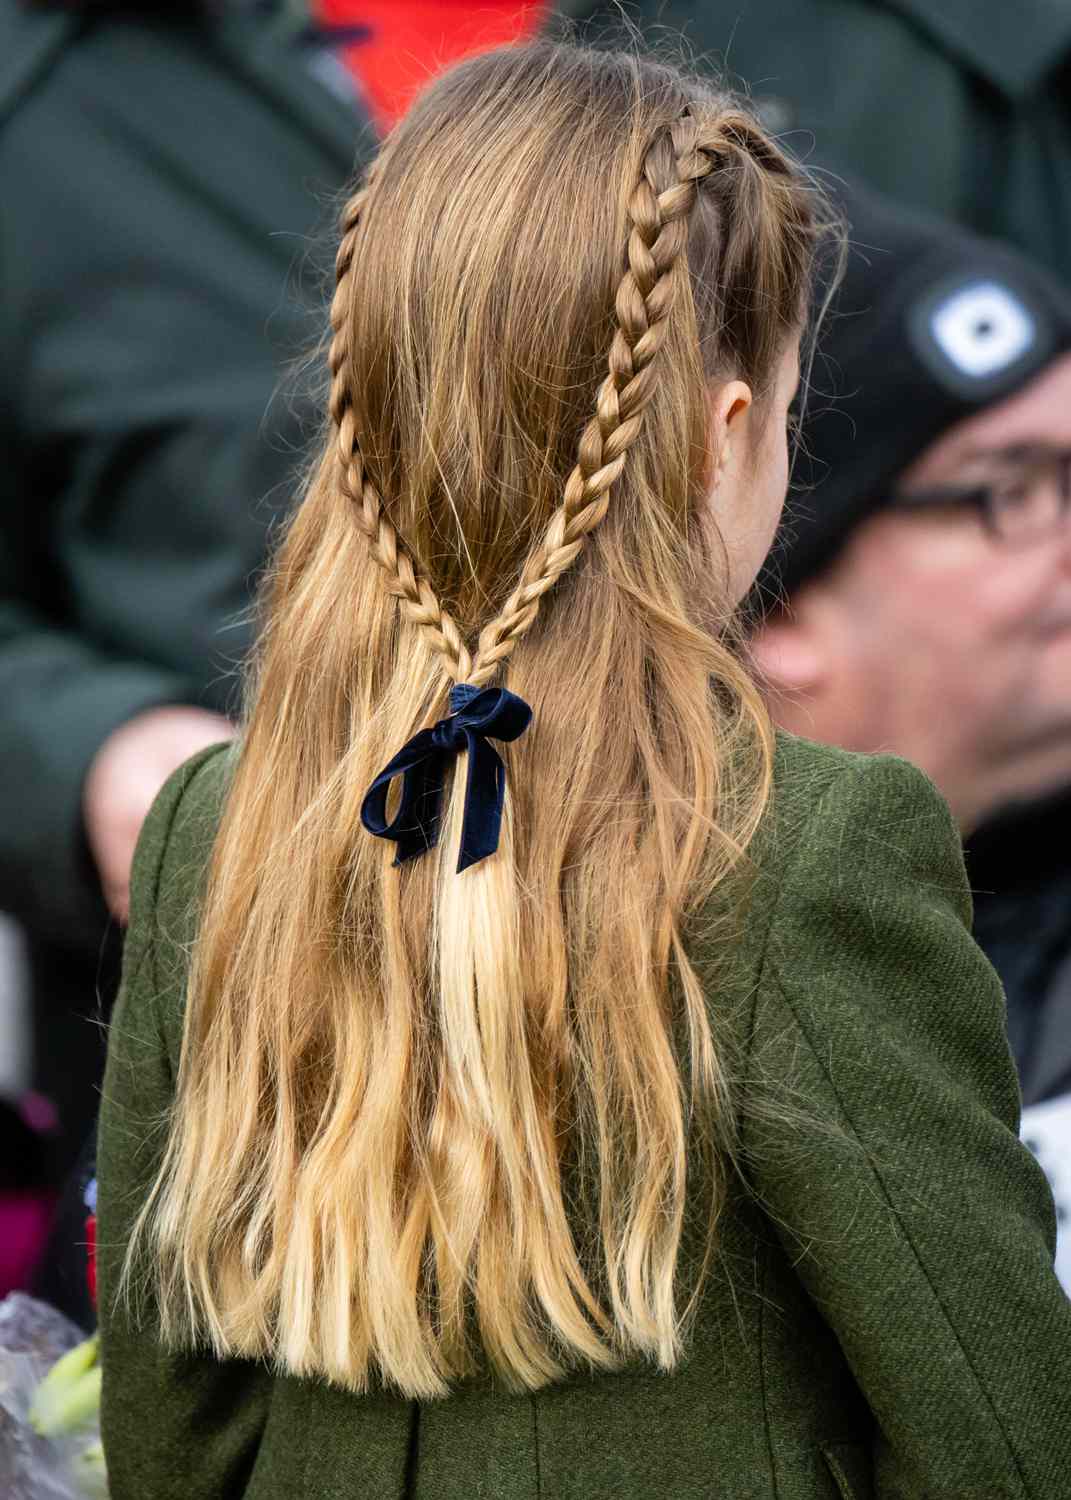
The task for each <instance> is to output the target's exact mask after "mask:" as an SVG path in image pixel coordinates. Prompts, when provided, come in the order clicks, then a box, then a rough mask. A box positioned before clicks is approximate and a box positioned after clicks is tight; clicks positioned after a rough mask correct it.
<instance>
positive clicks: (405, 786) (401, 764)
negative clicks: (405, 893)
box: [361, 730, 443, 865]
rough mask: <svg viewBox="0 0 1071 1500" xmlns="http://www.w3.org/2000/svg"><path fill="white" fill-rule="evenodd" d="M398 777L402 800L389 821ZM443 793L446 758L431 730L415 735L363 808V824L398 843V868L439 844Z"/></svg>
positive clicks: (375, 785) (375, 784)
mask: <svg viewBox="0 0 1071 1500" xmlns="http://www.w3.org/2000/svg"><path fill="white" fill-rule="evenodd" d="M398 776H400V777H401V778H402V787H401V797H400V799H399V802H398V810H397V812H396V813H395V814H394V817H393V818H392V819H391V820H390V822H388V821H387V798H388V796H389V795H390V787H391V783H392V782H393V781H394V779H395V777H398ZM442 790H443V756H442V752H441V751H440V750H439V749H438V748H437V747H436V746H435V744H434V742H433V740H432V738H431V731H430V730H426V731H423V732H422V733H421V734H419V735H415V736H414V737H413V739H412V740H410V742H409V744H408V745H405V746H404V747H403V748H402V749H401V750H400V751H399V752H398V754H397V755H396V756H395V757H394V759H393V760H392V761H391V762H390V763H389V764H388V765H386V766H384V768H383V770H382V771H380V773H379V775H378V776H377V777H376V779H375V781H373V783H372V785H371V786H370V787H369V789H368V791H367V793H366V794H365V798H364V802H363V803H362V805H361V822H362V823H363V824H364V826H365V828H366V829H367V830H368V832H369V833H371V834H374V835H375V836H376V837H377V838H384V839H392V840H393V841H394V843H395V844H396V845H397V849H396V852H395V857H394V863H395V864H396V865H400V864H404V863H405V861H406V860H408V859H414V858H415V857H416V856H417V855H418V854H424V853H425V852H426V851H427V850H428V849H431V848H434V846H435V844H436V843H437V842H438V838H439V819H440V812H441V806H440V805H441V801H442Z"/></svg>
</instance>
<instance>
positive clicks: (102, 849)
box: [82, 705, 235, 922]
mask: <svg viewBox="0 0 1071 1500" xmlns="http://www.w3.org/2000/svg"><path fill="white" fill-rule="evenodd" d="M234 732H235V730H234V725H233V724H232V723H231V722H230V720H229V719H225V718H223V716H222V715H221V714H213V713H209V712H208V711H207V710H206V709H203V708H183V707H179V706H178V705H175V706H169V707H166V708H150V709H147V710H146V712H145V713H141V714H138V715H137V716H136V717H135V718H133V719H130V720H129V721H128V722H127V723H126V724H123V725H121V726H120V727H119V728H118V729H116V730H115V731H114V732H113V733H112V734H110V735H109V736H108V738H107V739H106V740H105V741H104V744H103V745H102V746H101V747H100V749H99V750H98V751H97V753H96V755H95V756H94V758H93V761H92V764H91V765H90V767H89V772H88V774H87V776H86V781H85V787H84V789H83V792H82V813H83V816H84V818H85V826H86V834H87V835H88V838H89V847H90V850H91V852H92V854H93V859H94V861H95V862H96V866H97V871H98V873H99V875H100V883H101V886H102V888H103V891H104V899H105V900H106V901H107V903H108V907H109V910H110V911H111V913H112V915H113V916H115V917H118V919H119V921H120V922H126V920H127V918H128V916H129V913H130V867H131V865H132V864H133V862H134V849H135V846H136V844H137V841H138V834H139V833H140V832H141V825H142V823H143V822H144V821H145V814H146V813H147V812H148V811H149V808H150V807H151V806H152V804H153V800H154V799H155V797H156V794H157V792H158V791H159V790H160V788H161V787H162V786H163V784H164V782H165V781H166V780H167V778H168V777H169V776H170V775H171V772H172V771H174V770H175V769H176V768H177V767H178V766H180V765H181V764H182V763H183V761H185V760H189V758H190V756H191V755H195V754H196V753H197V751H198V750H203V749H205V747H206V746H208V745H217V744H218V743H219V742H220V740H229V739H231V738H233V736H234Z"/></svg>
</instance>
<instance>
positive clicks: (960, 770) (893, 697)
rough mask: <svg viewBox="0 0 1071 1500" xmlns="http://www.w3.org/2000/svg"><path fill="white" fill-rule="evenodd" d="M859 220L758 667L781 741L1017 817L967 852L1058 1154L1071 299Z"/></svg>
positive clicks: (1064, 1016)
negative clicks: (868, 762)
mask: <svg viewBox="0 0 1071 1500" xmlns="http://www.w3.org/2000/svg"><path fill="white" fill-rule="evenodd" d="M849 212H850V217H851V220H852V240H853V248H852V251H851V255H850V259H849V268H848V272H847V275H846V279H845V282H844V285H843V287H842V288H841V291H840V293H839V294H838V296H837V298H836V301H835V303H834V311H833V313H832V316H831V320H830V322H829V324H828V325H827V328H826V331H825V333H824V336H823V339H822V345H821V347H822V349H823V355H822V356H821V357H820V358H819V360H818V362H817V364H816V369H815V376H814V380H815V387H816V389H815V390H813V391H812V392H811V393H810V396H809V398H808V399H809V402H810V406H811V412H810V414H809V416H808V418H807V421H806V425H805V431H804V443H805V448H806V453H805V454H804V455H803V456H802V458H801V462H800V464H799V466H798V469H797V476H796V477H797V479H800V478H802V480H803V481H804V482H803V484H802V486H801V490H800V493H799V494H798V495H797V496H796V497H795V498H794V499H793V500H791V501H790V504H789V507H788V511H787V514H786V520H785V522H784V523H783V526H782V530H781V534H780V537H779V539H778V542H777V544H776V545H775V548H774V552H773V554H772V556H771V559H770V561H769V563H768V566H767V569H766V571H765V575H764V578H763V580H762V589H763V592H764V596H765V606H766V617H765V620H764V622H763V623H762V624H761V626H760V627H759V628H758V629H757V630H756V632H755V635H754V638H753V651H754V656H755V660H756V663H757V665H758V667H759V668H760V670H761V672H762V673H763V675H764V677H765V680H766V684H767V690H768V695H769V702H770V705H771V708H772V711H773V714H774V717H775V719H776V720H777V721H778V722H779V723H780V724H781V725H782V726H783V727H785V728H788V729H790V730H793V731H795V732H796V733H799V734H803V735H806V736H809V737H811V738H814V739H818V740H823V741H826V742H828V743H832V744H839V745H844V746H846V747H847V748H849V749H854V750H864V751H892V752H894V753H896V754H899V755H903V756H905V757H906V758H907V759H909V760H912V761H914V762H915V763H916V764H918V765H919V766H921V767H922V769H923V770H925V771H926V772H928V773H929V775H930V776H931V777H932V778H933V779H934V780H935V781H936V783H937V785H938V786H939V787H940V788H941V790H942V791H943V792H944V794H945V796H946V797H947V799H948V801H949V803H950V805H951V807H952V810H953V813H954V814H955V816H956V818H957V819H958V820H959V822H960V825H961V827H962V828H963V830H964V833H970V832H971V831H972V830H975V829H977V828H978V827H979V825H980V824H983V823H985V822H987V820H992V819H993V818H994V816H995V815H996V814H1000V813H1003V814H1004V818H1003V821H1001V822H999V823H993V822H991V821H990V822H989V826H988V827H987V828H986V829H984V830H983V831H982V832H981V833H980V834H979V835H978V837H977V838H976V840H974V841H973V843H972V846H970V847H969V849H968V869H969V871H970V873H971V876H972V883H973V884H974V886H975V889H976V892H977V902H976V933H977V935H978V937H979V939H980V941H981V942H982V944H983V946H984V947H985V948H986V949H987V951H988V952H989V955H990V957H991V958H992V959H993V961H994V963H995V964H996V966H997V968H998V970H999V971H1000V973H1001V977H1002V978H1003V980H1004V983H1005V988H1006V990H1007V993H1008V1002H1009V1028H1010V1035H1011V1040H1012V1043H1013V1046H1014V1050H1015V1053H1016V1057H1017V1061H1018V1064H1019V1068H1020V1076H1021V1079H1022V1084H1023V1091H1024V1097H1025V1099H1026V1101H1027V1102H1028V1103H1031V1104H1039V1105H1040V1104H1041V1103H1042V1101H1049V1102H1050V1104H1051V1106H1052V1107H1053V1108H1055V1109H1056V1110H1057V1113H1058V1114H1060V1112H1061V1111H1062V1114H1060V1120H1059V1128H1058V1132H1057V1135H1058V1139H1059V1140H1060V1141H1061V1142H1062V1144H1061V1146H1060V1149H1059V1150H1058V1151H1056V1152H1055V1156H1056V1157H1061V1158H1062V1159H1064V1160H1066V1159H1068V1156H1071V862H1069V861H1068V858H1067V848H1068V840H1067V835H1068V833H1071V800H1069V799H1068V798H1067V797H1066V796H1059V795H1056V794H1059V793H1061V791H1062V790H1063V789H1066V788H1067V787H1069V786H1071V523H1069V520H1068V514H1069V510H1071V298H1068V297H1067V296H1066V295H1065V294H1064V292H1063V290H1062V288H1061V287H1060V286H1059V285H1058V284H1057V283H1055V282H1054V281H1052V280H1051V279H1050V278H1049V277H1048V276H1047V275H1046V274H1045V273H1043V272H1041V271H1040V270H1038V269H1037V268H1036V267H1034V266H1033V265H1032V264H1031V263H1029V262H1027V261H1025V260H1024V259H1022V258H1021V257H1019V256H1018V255H1017V254H1015V253H1013V252H1011V251H1009V250H1007V249H1006V248H1004V247H1002V246H1000V245H998V244H996V243H994V242H991V241H984V240H980V239H976V238H974V237H972V236H969V235H967V234H965V233H963V232H962V231H959V230H954V229H952V228H951V227H950V226H947V225H945V224H943V223H940V222H937V221H930V220H927V219H922V218H916V217H914V216H909V215H900V214H899V212H896V211H893V210H892V209H891V208H889V207H888V206H885V205H879V204H878V203H875V202H874V201H872V200H869V199H863V198H862V197H859V198H857V199H853V200H852V202H851V203H850V205H849ZM829 395H831V398H832V399H827V396H829ZM800 471H802V473H801V472H800ZM779 601H780V602H779ZM1049 798H1051V800H1046V801H1044V803H1039V799H1049ZM1024 806H1026V807H1027V808H1029V812H1026V813H1024V811H1023V809H1024ZM1039 807H1041V808H1043V811H1040V812H1039V811H1035V809H1038V808H1039ZM846 873H847V874H848V875H849V876H850V872H846ZM1046 1108H1049V1105H1048V1104H1047V1105H1046ZM1045 1119H1049V1116H1048V1115H1046V1116H1045ZM1030 1128H1033V1127H1032V1126H1031V1127H1030ZM1038 1131H1039V1139H1041V1138H1042V1137H1044V1136H1045V1131H1044V1130H1043V1129H1042V1127H1041V1125H1040V1124H1039V1125H1038ZM1046 1153H1047V1154H1048V1155H1050V1156H1052V1155H1053V1150H1052V1148H1051V1147H1045V1148H1044V1149H1043V1148H1041V1147H1039V1155H1042V1157H1043V1160H1044V1157H1045V1155H1046ZM1046 1165H1049V1166H1051V1162H1046ZM1053 1185H1054V1187H1055V1188H1056V1189H1057V1195H1058V1197H1059V1196H1060V1195H1061V1192H1062V1194H1063V1196H1064V1198H1065V1199H1066V1200H1067V1201H1068V1202H1071V1181H1069V1182H1067V1183H1064V1184H1063V1185H1062V1186H1061V1184H1060V1183H1059V1182H1057V1181H1054V1184H1053Z"/></svg>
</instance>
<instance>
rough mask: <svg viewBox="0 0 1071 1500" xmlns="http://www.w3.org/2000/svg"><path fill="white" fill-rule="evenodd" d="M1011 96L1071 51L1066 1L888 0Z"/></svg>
mask: <svg viewBox="0 0 1071 1500" xmlns="http://www.w3.org/2000/svg"><path fill="white" fill-rule="evenodd" d="M877 8H882V9H884V8H887V9H889V10H894V11H900V12H901V13H902V14H904V15H906V16H909V17H910V18H911V19H912V20H913V21H914V22H915V23H916V24H917V25H918V26H919V27H920V28H921V29H922V30H924V31H925V32H927V33H928V35H930V36H931V37H932V38H933V39H934V40H935V41H937V42H938V43H939V44H940V45H941V46H942V47H943V48H944V49H945V50H946V51H948V52H951V53H952V54H953V56H955V57H957V58H959V59H960V60H961V61H964V62H966V63H968V64H969V65H970V67H971V68H972V69H973V70H974V71H975V72H976V73H979V74H981V76H982V77H983V78H985V79H986V80H987V81H988V82H989V83H991V84H993V85H994V87H996V88H998V89H999V90H1000V92H1001V93H1002V94H1004V95H1006V96H1007V97H1008V98H1010V99H1018V98H1022V97H1024V96H1025V95H1026V94H1028V93H1030V92H1031V90H1032V89H1034V88H1036V87H1037V85H1038V84H1039V83H1040V82H1041V80H1042V79H1043V78H1044V77H1045V75H1046V74H1047V73H1048V72H1050V71H1051V70H1052V69H1053V68H1054V67H1056V66H1057V64H1058V63H1059V62H1060V61H1061V60H1062V59H1063V58H1064V57H1065V56H1066V55H1067V54H1068V52H1069V51H1071V5H1069V4H1068V3H1067V0H997V3H995V4H982V3H980V0H887V3H886V5H882V6H879V7H877Z"/></svg>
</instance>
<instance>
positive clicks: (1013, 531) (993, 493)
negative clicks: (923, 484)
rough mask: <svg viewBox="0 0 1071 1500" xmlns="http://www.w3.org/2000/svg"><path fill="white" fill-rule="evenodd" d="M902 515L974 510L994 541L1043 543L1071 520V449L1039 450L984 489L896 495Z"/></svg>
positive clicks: (890, 499)
mask: <svg viewBox="0 0 1071 1500" xmlns="http://www.w3.org/2000/svg"><path fill="white" fill-rule="evenodd" d="M886 503H887V504H888V505H890V506H892V507H894V508H895V509H897V510H927V509H930V508H931V507H948V506H954V505H955V506H958V505H969V506H971V507H972V509H974V510H975V511H977V512H978V515H979V517H980V519H981V522H982V525H983V526H984V527H985V529H986V531H988V532H989V534H990V536H993V537H995V538H996V539H997V540H998V541H1000V542H1002V543H1007V544H1009V545H1011V546H1025V545H1029V543H1031V542H1034V541H1041V540H1043V539H1044V538H1045V537H1047V536H1051V535H1052V533H1053V532H1055V531H1058V530H1059V529H1060V527H1062V526H1063V525H1064V523H1065V522H1066V520H1067V518H1068V515H1069V514H1071V449H1068V450H1065V451H1063V452H1056V451H1054V450H1052V449H1044V450H1042V449H1038V450H1036V451H1033V452H1030V453H1025V452H1024V453H1023V455H1022V456H1021V457H1017V458H1016V459H1015V460H1014V461H1009V462H1008V463H1007V464H1006V466H1005V468H1004V470H1003V472H999V473H997V474H995V475H994V476H993V478H992V479H988V480H986V481H985V483H983V484H977V485H965V486H963V487H961V488H957V487H953V486H949V487H948V488H944V489H933V490H914V491H908V492H907V493H894V494H892V495H890V496H889V497H888V499H887V502H886Z"/></svg>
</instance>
